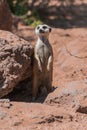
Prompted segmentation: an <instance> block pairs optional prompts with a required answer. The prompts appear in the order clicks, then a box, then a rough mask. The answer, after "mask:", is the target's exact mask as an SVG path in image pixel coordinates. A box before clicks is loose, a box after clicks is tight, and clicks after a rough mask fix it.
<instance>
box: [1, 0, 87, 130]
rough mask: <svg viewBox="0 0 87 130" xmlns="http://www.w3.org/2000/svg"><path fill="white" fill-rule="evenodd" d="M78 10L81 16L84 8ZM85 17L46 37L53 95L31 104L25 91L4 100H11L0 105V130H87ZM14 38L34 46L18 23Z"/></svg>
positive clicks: (30, 33) (28, 32) (27, 30)
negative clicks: (51, 56) (50, 52)
mask: <svg viewBox="0 0 87 130" xmlns="http://www.w3.org/2000/svg"><path fill="white" fill-rule="evenodd" d="M82 2H85V6H87V5H86V0H85V1H80V0H79V1H76V3H75V4H77V3H78V5H79V4H83V3H82ZM51 4H52V3H51ZM82 7H83V6H82ZM82 10H84V11H83V12H85V9H84V8H83V9H82ZM77 11H78V9H77ZM86 12H87V10H86ZM86 12H85V13H86ZM85 15H86V14H84V13H83V15H82V17H83V18H84V19H83V20H82V24H79V20H78V21H76V24H75V27H74V25H72V24H71V23H70V24H69V25H70V26H69V27H67V26H66V27H67V29H61V26H60V27H58V28H57V27H56V26H57V25H55V28H53V30H52V33H51V34H50V43H51V45H52V47H53V52H54V67H53V86H54V91H53V92H52V93H50V94H48V95H47V97H45V98H44V100H43V102H42V101H41V96H39V97H38V100H37V101H36V102H35V103H32V102H30V101H31V100H30V95H29V94H28V92H26V91H21V92H17V93H14V94H11V96H8V97H11V102H10V103H9V102H7V103H5V104H4V103H2V105H1V106H0V130H15V129H16V130H87V30H86V27H87V23H86V20H87V18H85ZM75 17H76V16H75ZM80 19H81V18H80ZM74 20H75V19H74ZM57 22H58V21H57ZM74 23H75V21H74ZM74 23H73V24H74ZM83 23H84V24H83ZM51 24H52V23H51ZM49 25H50V24H49ZM71 25H72V27H71ZM77 25H78V26H77ZM83 25H84V26H83ZM58 26H59V24H58ZM16 34H17V35H19V36H21V37H23V38H24V39H26V40H28V41H29V42H31V44H35V43H36V40H37V37H36V36H35V34H34V28H33V27H27V26H24V25H22V24H21V23H19V24H18V31H16Z"/></svg>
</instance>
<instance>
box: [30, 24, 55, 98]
mask: <svg viewBox="0 0 87 130" xmlns="http://www.w3.org/2000/svg"><path fill="white" fill-rule="evenodd" d="M50 32H51V27H49V26H48V25H45V24H43V25H38V26H37V27H36V28H35V33H36V35H37V36H38V40H37V43H36V45H35V48H34V69H33V77H34V79H33V91H32V95H33V99H32V100H35V99H36V97H37V94H38V90H39V88H40V87H46V89H47V92H48V93H49V92H50V91H52V76H53V50H52V46H51V45H50V43H49V39H48V38H49V33H50Z"/></svg>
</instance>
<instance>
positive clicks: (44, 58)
mask: <svg viewBox="0 0 87 130" xmlns="http://www.w3.org/2000/svg"><path fill="white" fill-rule="evenodd" d="M38 53H39V58H40V61H41V63H42V64H43V65H46V64H47V62H48V58H49V55H50V52H49V49H48V48H47V46H45V45H42V46H41V48H40V49H39V52H38Z"/></svg>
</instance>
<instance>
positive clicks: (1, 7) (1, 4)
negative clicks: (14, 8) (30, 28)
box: [0, 0, 12, 31]
mask: <svg viewBox="0 0 87 130" xmlns="http://www.w3.org/2000/svg"><path fill="white" fill-rule="evenodd" d="M0 29H2V30H8V31H11V29H12V16H11V12H10V10H9V6H8V4H7V0H1V1H0Z"/></svg>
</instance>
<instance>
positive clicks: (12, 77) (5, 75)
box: [0, 31, 33, 98]
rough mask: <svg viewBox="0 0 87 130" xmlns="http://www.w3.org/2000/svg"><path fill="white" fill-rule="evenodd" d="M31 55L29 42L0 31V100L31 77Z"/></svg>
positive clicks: (31, 48) (31, 50)
mask: <svg viewBox="0 0 87 130" xmlns="http://www.w3.org/2000/svg"><path fill="white" fill-rule="evenodd" d="M32 55H33V47H32V45H31V44H30V43H29V42H27V41H25V40H23V39H21V38H19V37H18V36H16V35H14V34H12V33H10V32H8V31H0V98H1V97H2V96H4V95H6V94H8V93H9V92H11V91H12V90H13V88H14V87H15V86H16V85H17V84H18V83H19V82H20V81H22V80H24V79H26V78H29V77H31V76H32V65H31V60H32V58H31V57H32Z"/></svg>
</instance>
